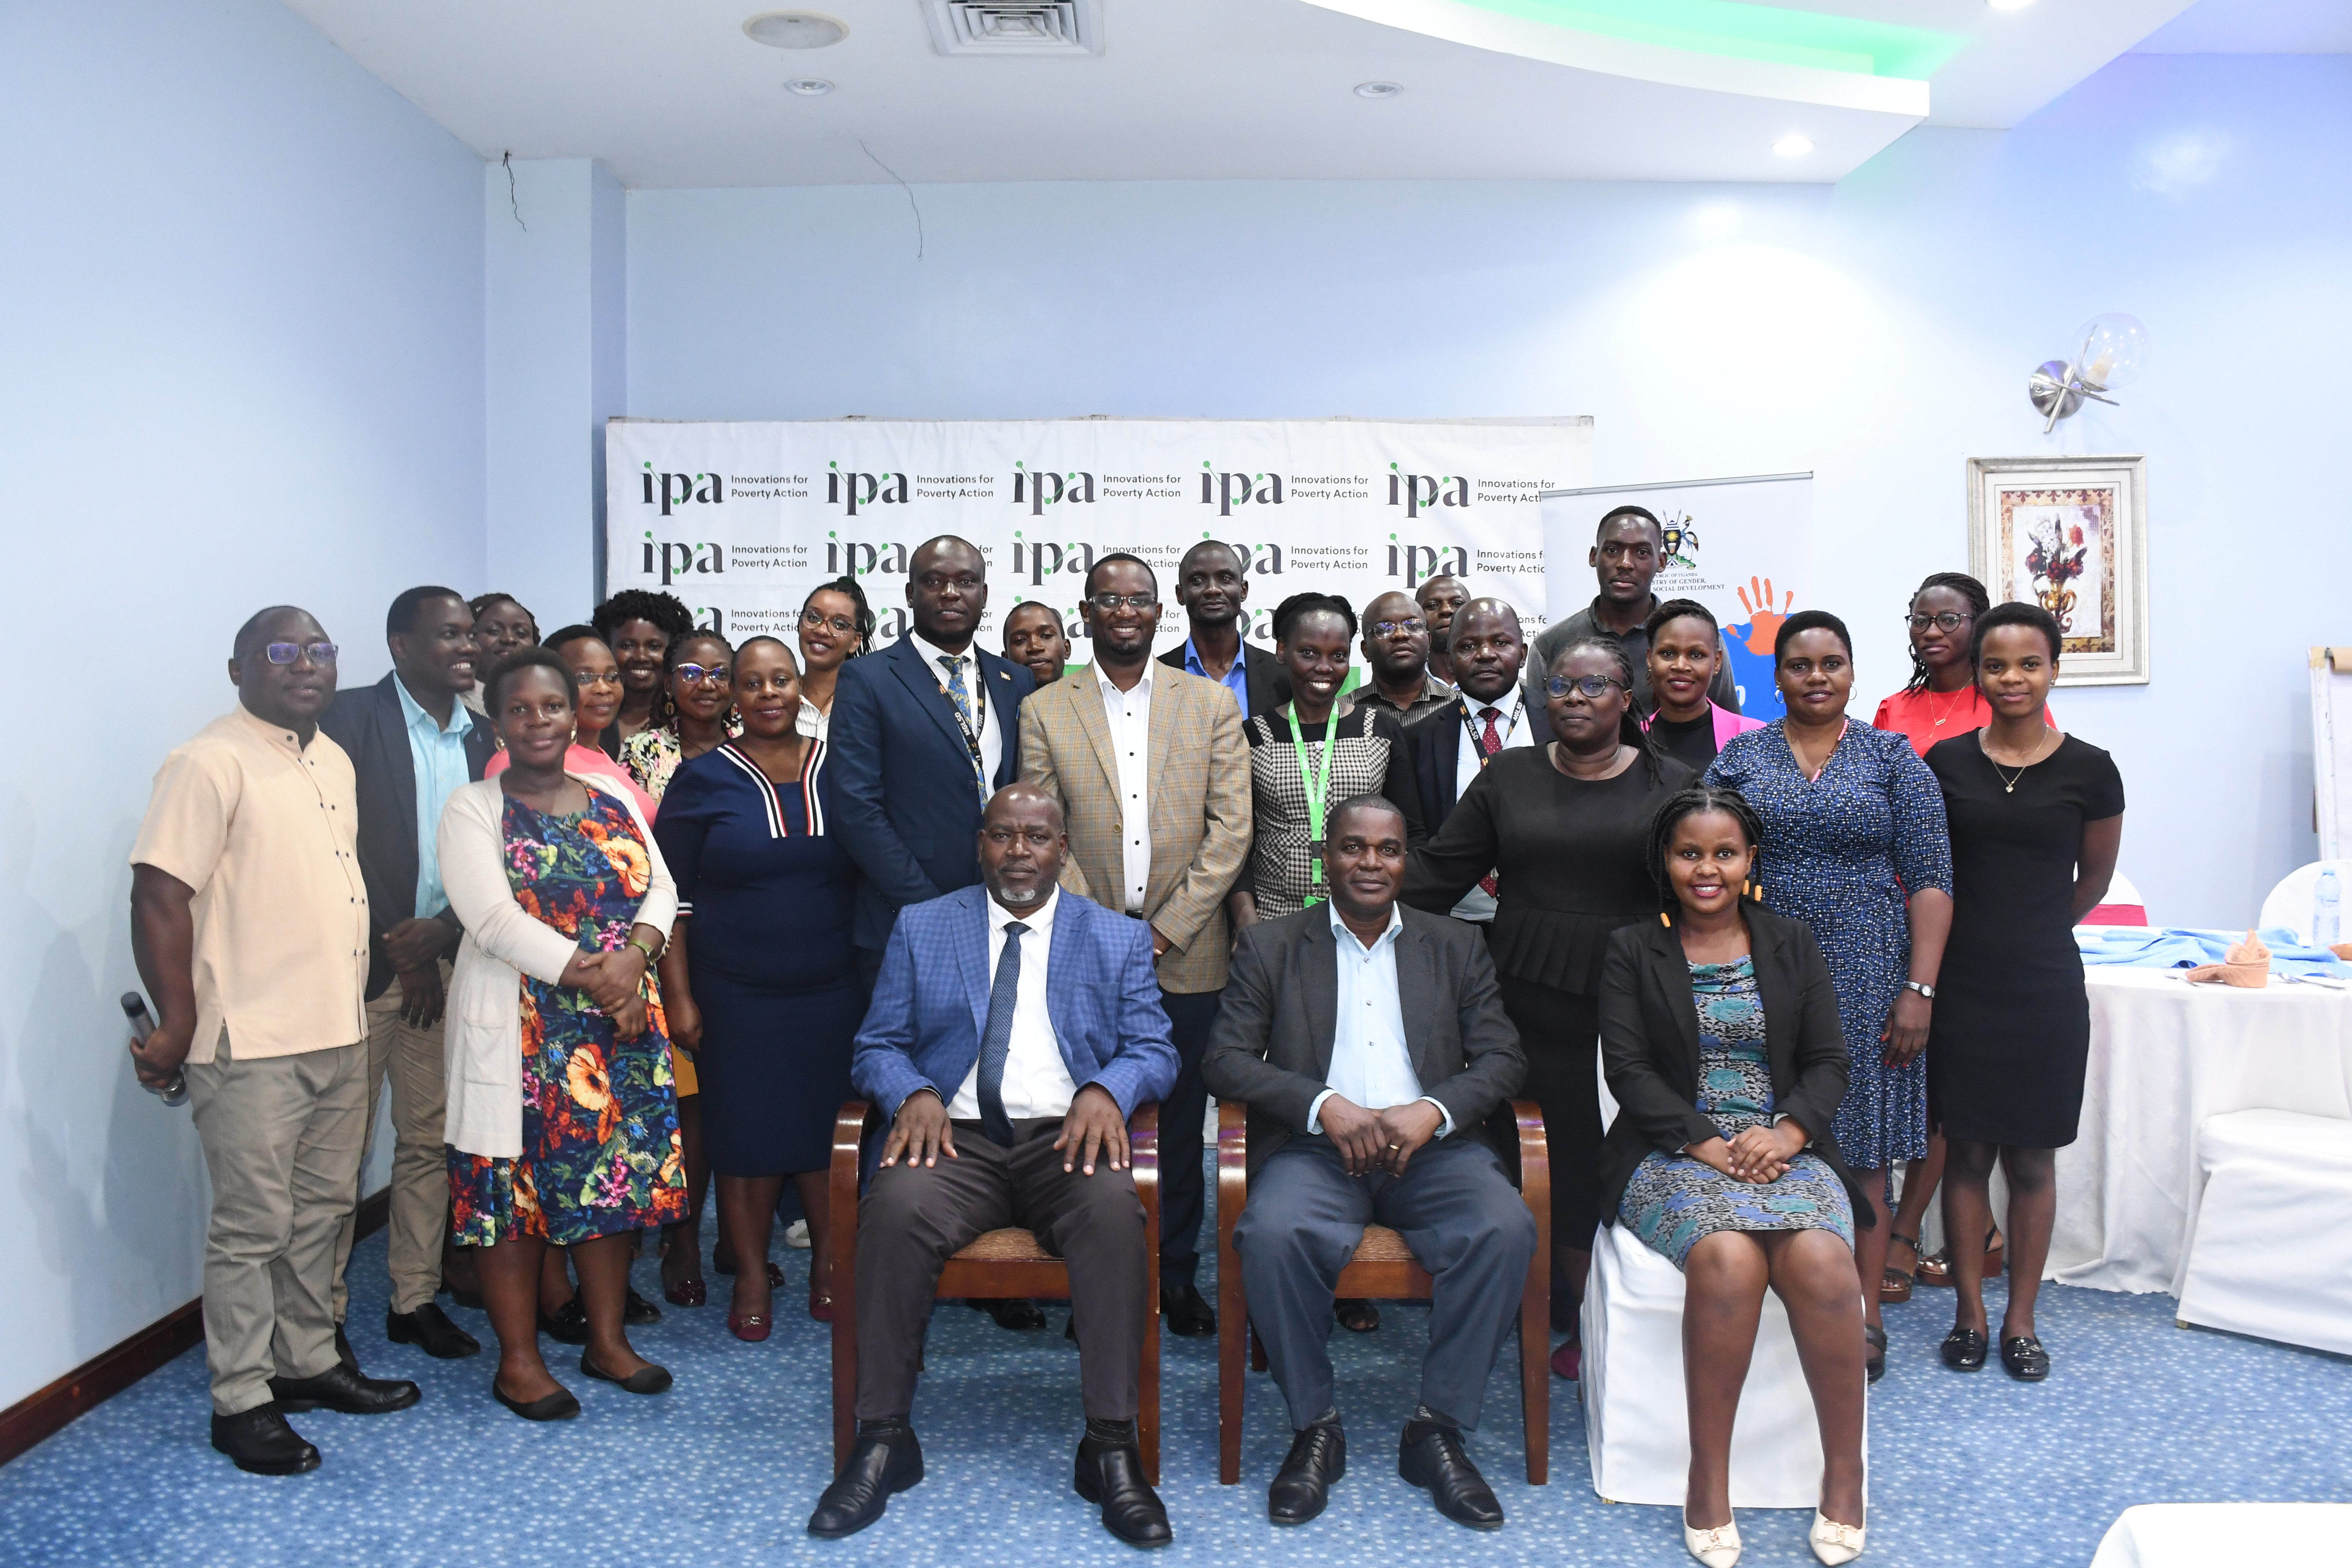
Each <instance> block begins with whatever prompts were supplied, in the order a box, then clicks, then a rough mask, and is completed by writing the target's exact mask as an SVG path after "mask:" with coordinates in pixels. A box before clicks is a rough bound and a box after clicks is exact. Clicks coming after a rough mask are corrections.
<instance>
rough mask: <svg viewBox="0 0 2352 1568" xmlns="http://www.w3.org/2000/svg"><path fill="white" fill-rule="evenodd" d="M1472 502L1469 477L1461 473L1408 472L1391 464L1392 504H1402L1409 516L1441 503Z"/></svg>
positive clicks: (1442, 504)
mask: <svg viewBox="0 0 2352 1568" xmlns="http://www.w3.org/2000/svg"><path fill="white" fill-rule="evenodd" d="M1469 504H1470V481H1469V480H1468V479H1465V478H1464V477H1463V476H1462V475H1460V474H1408V473H1406V472H1405V471H1404V470H1403V469H1402V468H1399V467H1398V466H1397V465H1396V464H1394V463H1391V464H1390V465H1389V505H1391V506H1402V508H1404V514H1405V516H1407V517H1419V516H1420V515H1421V514H1422V513H1423V512H1425V511H1433V510H1436V509H1437V508H1438V507H1440V506H1459V507H1466V506H1468V505H1469Z"/></svg>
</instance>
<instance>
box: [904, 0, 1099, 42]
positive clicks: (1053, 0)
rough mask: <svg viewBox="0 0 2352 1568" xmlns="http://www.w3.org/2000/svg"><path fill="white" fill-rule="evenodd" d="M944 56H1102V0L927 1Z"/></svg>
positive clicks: (926, 8)
mask: <svg viewBox="0 0 2352 1568" xmlns="http://www.w3.org/2000/svg"><path fill="white" fill-rule="evenodd" d="M923 10H924V13H925V15H926V16H928V17H929V21H930V24H931V42H932V44H933V45H934V46H936V47H938V49H939V51H940V53H941V54H943V55H1098V54H1100V53H1102V17H1101V15H1100V13H1099V11H1098V9H1097V0H923Z"/></svg>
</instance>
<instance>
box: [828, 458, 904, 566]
mask: <svg viewBox="0 0 2352 1568" xmlns="http://www.w3.org/2000/svg"><path fill="white" fill-rule="evenodd" d="M824 470H825V471H824V500H825V504H826V505H827V506H846V507H847V508H848V509H849V515H850V516H851V517H856V515H857V509H858V508H859V507H861V506H873V505H876V504H877V503H879V504H881V505H883V506H903V505H904V504H906V501H907V500H908V486H907V476H906V475H904V474H858V473H848V472H845V471H844V470H843V468H842V467H841V465H840V464H839V463H827V464H826V465H825V466H824ZM899 570H900V571H904V570H906V568H905V566H904V565H903V564H901V566H900V567H899Z"/></svg>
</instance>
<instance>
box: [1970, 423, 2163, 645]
mask: <svg viewBox="0 0 2352 1568" xmlns="http://www.w3.org/2000/svg"><path fill="white" fill-rule="evenodd" d="M1969 561H1970V563H1972V564H1973V566H1974V568H1975V571H1976V574H1977V576H1978V578H1979V580H1981V581H1982V582H1983V584H1984V585H1985V587H1986V588H1987V590H1989V591H1990V593H1991V595H1992V601H1993V603H1994V604H1996V605H1998V604H2002V603H2005V602H2006V601H2008V600H2011V599H2023V600H2026V601H2028V602H2030V603H2032V604H2037V605H2041V606H2042V608H2043V609H2045V610H2048V611H2049V612H2050V613H2051V614H2052V615H2053V616H2057V617H2058V629H2059V632H2060V635H2061V636H2062V637H2063V638H2064V647H2063V651H2062V653H2061V655H2060V658H2059V662H2058V684H2059V685H2061V686H2144V685H2146V684H2147V664H2148V661H2147V653H2148V647H2147V458H2137V457H2129V458H1969Z"/></svg>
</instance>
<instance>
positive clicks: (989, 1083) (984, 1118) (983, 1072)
mask: <svg viewBox="0 0 2352 1568" xmlns="http://www.w3.org/2000/svg"><path fill="white" fill-rule="evenodd" d="M1028 932H1029V928H1028V927H1027V926H1025V925H1023V924H1022V923H1021V922H1020V921H1013V922H1012V923H1011V924H1010V925H1007V926H1006V927H1005V928H1004V952H1003V956H1002V957H1000V958H998V959H997V961H996V983H995V984H992V985H991V986H990V987H989V988H988V1033H987V1034H985V1035H983V1036H982V1037H981V1041H980V1130H981V1131H982V1132H985V1133H987V1134H988V1138H989V1142H992V1143H995V1144H997V1145H999V1146H1001V1147H1003V1148H1006V1149H1010V1148H1011V1147H1013V1122H1012V1120H1011V1119H1010V1118H1008V1117H1007V1116H1006V1115H1005V1114H1004V1062H1005V1058H1008V1057H1010V1056H1011V1055H1012V1054H1013V1002H1014V1001H1015V1000H1016V999H1017V998H1018V997H1019V996H1020V994H1021V939H1022V938H1023V937H1024V936H1026V935H1027V934H1028Z"/></svg>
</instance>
